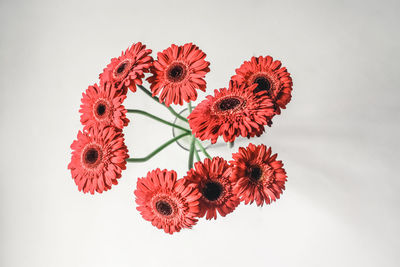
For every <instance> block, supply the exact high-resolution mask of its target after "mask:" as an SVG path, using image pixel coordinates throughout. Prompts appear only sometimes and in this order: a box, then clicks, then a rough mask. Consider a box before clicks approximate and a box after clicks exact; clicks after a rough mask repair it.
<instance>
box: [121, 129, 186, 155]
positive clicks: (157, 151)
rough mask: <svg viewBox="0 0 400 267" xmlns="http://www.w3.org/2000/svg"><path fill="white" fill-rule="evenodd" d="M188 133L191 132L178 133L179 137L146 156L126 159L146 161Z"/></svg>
mask: <svg viewBox="0 0 400 267" xmlns="http://www.w3.org/2000/svg"><path fill="white" fill-rule="evenodd" d="M187 135H190V133H188V132H186V133H183V134H181V135H178V136H177V137H174V138H172V139H171V140H169V141H168V142H166V143H164V144H162V145H161V146H160V147H158V148H157V149H156V150H154V151H153V152H151V153H150V154H149V155H147V156H146V157H144V158H129V159H127V160H126V161H127V162H144V161H148V160H149V159H151V158H152V157H154V156H155V155H156V154H157V153H159V152H160V151H161V150H163V149H164V148H166V147H167V146H169V145H170V144H172V143H174V142H176V141H177V140H179V139H181V138H182V137H185V136H187Z"/></svg>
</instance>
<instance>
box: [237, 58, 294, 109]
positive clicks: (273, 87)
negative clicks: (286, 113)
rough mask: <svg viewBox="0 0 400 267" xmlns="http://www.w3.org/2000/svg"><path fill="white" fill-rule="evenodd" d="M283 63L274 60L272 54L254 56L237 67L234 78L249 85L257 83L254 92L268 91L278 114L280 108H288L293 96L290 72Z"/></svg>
mask: <svg viewBox="0 0 400 267" xmlns="http://www.w3.org/2000/svg"><path fill="white" fill-rule="evenodd" d="M281 65H282V64H281V62H280V61H279V60H275V61H274V60H273V58H272V57H270V56H266V57H261V56H260V57H258V58H256V57H252V58H251V60H250V61H245V62H244V63H243V64H242V65H241V66H240V68H238V69H236V75H235V76H233V77H232V80H235V81H237V82H239V83H245V84H247V85H248V86H250V85H253V84H256V85H257V87H256V88H255V89H254V93H257V92H260V91H265V92H267V93H268V95H269V96H270V97H271V98H272V99H273V101H274V103H275V104H276V105H277V110H276V112H277V114H280V108H286V105H287V104H288V103H289V102H290V99H291V98H292V85H293V82H292V78H291V77H290V73H289V72H288V71H287V70H286V68H285V67H281Z"/></svg>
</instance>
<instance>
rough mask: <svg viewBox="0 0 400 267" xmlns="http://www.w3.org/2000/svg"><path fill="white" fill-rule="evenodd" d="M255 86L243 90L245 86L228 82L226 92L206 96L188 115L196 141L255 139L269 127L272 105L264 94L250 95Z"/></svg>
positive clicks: (273, 112) (273, 111) (215, 92)
mask: <svg viewBox="0 0 400 267" xmlns="http://www.w3.org/2000/svg"><path fill="white" fill-rule="evenodd" d="M255 87H256V85H252V86H250V87H249V88H246V85H245V84H241V85H239V84H237V83H236V82H234V81H230V82H229V89H226V88H222V89H220V90H215V91H214V96H211V95H209V96H207V99H206V100H204V101H202V102H201V103H200V104H199V105H197V106H196V108H195V109H194V110H193V112H192V113H191V114H190V115H189V117H188V119H189V125H190V128H191V129H192V131H193V132H194V134H195V136H196V137H197V138H199V139H200V140H206V139H210V140H211V142H212V143H215V142H217V139H218V137H219V136H222V137H223V138H224V140H225V142H233V141H234V140H235V138H236V137H238V136H240V135H241V136H243V137H253V136H255V135H257V136H259V135H260V134H261V133H262V132H263V131H264V125H269V124H270V120H271V117H272V116H273V115H274V114H275V110H274V105H273V103H272V101H271V99H270V98H269V97H268V95H267V94H266V93H263V92H260V93H258V94H253V92H252V90H253V89H254V88H255Z"/></svg>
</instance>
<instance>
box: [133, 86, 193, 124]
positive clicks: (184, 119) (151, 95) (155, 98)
mask: <svg viewBox="0 0 400 267" xmlns="http://www.w3.org/2000/svg"><path fill="white" fill-rule="evenodd" d="M137 87H139V88H140V89H141V90H142V91H143V92H144V93H145V94H147V95H148V96H150V97H151V98H153V99H154V100H155V101H157V102H158V103H160V104H161V105H163V106H164V107H166V108H167V109H168V110H169V111H170V112H171V113H172V114H174V116H175V117H177V118H179V119H181V120H183V121H185V122H188V120H187V119H186V118H185V117H182V116H181V115H180V114H179V113H177V112H176V111H175V110H174V109H173V108H171V107H167V106H166V105H165V104H164V103H161V102H160V99H159V98H158V97H156V96H153V94H152V93H151V92H150V91H149V90H147V89H146V88H145V87H143V86H142V85H137Z"/></svg>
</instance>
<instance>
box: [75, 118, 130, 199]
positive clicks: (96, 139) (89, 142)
mask: <svg viewBox="0 0 400 267" xmlns="http://www.w3.org/2000/svg"><path fill="white" fill-rule="evenodd" d="M71 149H72V150H73V151H72V157H71V162H70V163H69V165H68V169H70V170H71V174H72V178H73V179H74V180H75V184H76V185H77V186H78V190H79V191H83V192H84V193H87V192H89V191H90V193H91V194H94V192H95V191H96V192H98V193H102V192H103V191H107V190H108V189H111V186H112V185H113V184H114V185H116V184H118V181H117V179H119V178H120V177H121V171H122V170H125V165H126V159H127V158H128V157H129V156H128V154H127V153H128V149H127V147H126V146H125V144H124V135H123V134H122V132H120V131H117V130H115V128H114V127H105V128H104V127H101V128H98V127H96V126H94V127H92V128H90V129H89V131H84V132H81V131H79V132H78V139H77V140H75V141H74V142H73V143H72V145H71Z"/></svg>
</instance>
